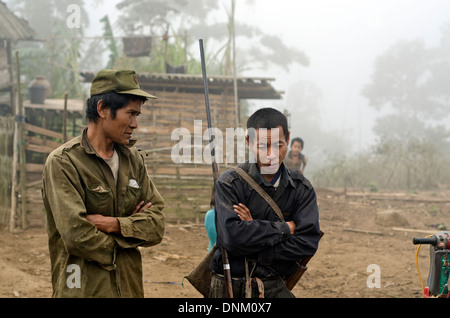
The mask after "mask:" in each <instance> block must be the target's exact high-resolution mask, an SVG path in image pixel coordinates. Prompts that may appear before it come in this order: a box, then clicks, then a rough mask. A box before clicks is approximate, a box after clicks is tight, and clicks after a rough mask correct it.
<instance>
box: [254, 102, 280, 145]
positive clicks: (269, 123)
mask: <svg viewBox="0 0 450 318" xmlns="http://www.w3.org/2000/svg"><path fill="white" fill-rule="evenodd" d="M279 126H281V127H282V128H283V132H284V137H285V139H286V141H288V138H289V129H288V122H287V118H286V116H285V115H284V114H283V113H281V112H280V111H278V110H276V109H275V108H270V107H268V108H261V109H259V110H257V111H256V112H254V113H253V115H251V116H250V118H249V119H248V120H247V131H248V137H249V139H250V141H252V140H253V139H254V138H255V136H254V130H257V129H260V128H266V129H272V128H277V127H279ZM250 128H253V129H254V130H253V129H250Z"/></svg>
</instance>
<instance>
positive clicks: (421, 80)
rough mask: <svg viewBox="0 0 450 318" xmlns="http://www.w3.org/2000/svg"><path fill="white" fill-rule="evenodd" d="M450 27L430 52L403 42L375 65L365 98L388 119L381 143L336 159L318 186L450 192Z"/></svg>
mask: <svg viewBox="0 0 450 318" xmlns="http://www.w3.org/2000/svg"><path fill="white" fill-rule="evenodd" d="M449 78H450V25H448V26H446V27H444V28H443V32H442V41H441V43H440V45H438V46H436V47H427V46H426V45H425V43H424V42H423V41H421V40H411V41H406V40H402V41H399V42H397V43H395V44H394V45H392V46H391V47H390V48H389V49H388V50H387V51H386V52H385V53H383V54H382V55H380V56H379V57H378V58H377V59H376V61H375V68H374V72H373V74H372V77H371V81H370V83H369V84H367V85H365V86H364V87H363V90H362V94H363V95H364V96H365V97H366V98H367V99H368V101H369V105H370V106H372V107H374V108H375V109H376V110H379V111H380V113H382V115H381V116H380V117H379V118H378V119H377V122H376V124H375V126H374V127H373V130H374V132H375V133H376V135H377V136H378V137H379V139H378V141H377V143H376V144H375V145H374V146H373V147H372V149H371V150H370V151H368V152H366V153H360V154H357V155H355V156H353V157H350V158H334V159H333V160H330V161H329V163H328V165H327V166H326V167H325V168H323V169H321V170H320V171H318V172H317V173H316V174H315V176H314V180H315V182H316V185H318V186H321V185H322V186H324V185H325V186H330V185H334V186H341V187H370V185H371V187H370V188H372V189H380V188H383V189H408V190H412V189H414V190H416V189H417V190H418V189H422V190H423V189H434V188H437V187H439V186H447V187H448V186H450V132H449V129H450V126H449V115H450V90H449V88H448V79H449Z"/></svg>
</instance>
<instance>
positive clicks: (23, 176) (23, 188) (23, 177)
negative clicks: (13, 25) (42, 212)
mask: <svg viewBox="0 0 450 318" xmlns="http://www.w3.org/2000/svg"><path fill="white" fill-rule="evenodd" d="M16 67H17V95H18V105H19V119H20V120H19V135H20V138H19V143H20V147H19V149H20V198H21V212H22V213H21V216H22V218H21V219H22V229H23V230H25V229H26V228H27V226H28V221H27V173H26V164H27V159H26V156H25V129H24V127H23V123H24V122H25V112H24V110H23V100H22V92H21V85H20V61H19V51H16Z"/></svg>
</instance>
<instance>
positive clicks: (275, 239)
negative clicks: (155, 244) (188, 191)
mask: <svg viewBox="0 0 450 318" xmlns="http://www.w3.org/2000/svg"><path fill="white" fill-rule="evenodd" d="M247 130H248V135H247V137H246V138H247V144H248V146H249V150H250V151H249V153H250V158H249V161H247V162H245V163H242V164H240V165H239V167H240V168H242V169H243V170H244V171H246V172H247V173H248V174H249V175H250V176H251V177H252V178H253V179H254V180H255V181H256V182H257V183H258V184H259V185H260V186H261V187H262V188H263V189H264V190H265V191H266V192H267V193H268V194H269V196H270V197H271V198H272V199H273V200H274V201H275V202H276V204H277V205H278V207H279V208H280V209H281V211H282V213H283V216H284V220H285V221H281V219H280V218H279V217H278V216H277V214H276V213H275V212H274V211H273V210H272V208H271V207H270V206H269V204H268V203H267V202H266V201H265V200H264V199H263V198H262V197H261V196H260V195H259V194H258V193H257V192H256V191H255V190H254V189H253V188H252V187H251V186H250V185H249V184H248V183H247V182H246V181H245V180H244V179H242V178H241V177H240V176H239V175H238V173H237V172H236V171H235V170H233V169H231V170H228V171H226V172H224V173H223V174H222V175H221V176H220V178H219V180H218V181H217V183H216V227H217V246H218V247H219V248H218V249H217V252H216V253H215V255H214V257H213V260H212V262H211V265H210V269H211V271H212V273H213V277H212V281H211V292H210V297H213V298H221V297H225V296H226V292H225V282H224V276H223V264H222V254H221V247H224V249H225V250H226V251H227V254H228V257H229V261H230V267H231V276H232V284H233V296H234V297H235V298H242V297H245V295H246V287H245V286H246V284H245V282H246V280H251V290H252V291H251V297H260V296H264V297H266V298H276V297H282V298H288V297H294V295H293V294H292V292H291V291H290V290H289V289H288V288H287V287H286V284H285V279H286V278H287V277H288V276H289V275H291V274H292V273H294V272H295V270H296V262H297V261H298V260H300V259H302V258H304V257H308V256H312V255H314V253H315V252H316V250H317V248H318V242H319V239H320V227H319V214H318V207H317V202H316V194H315V191H314V189H313V187H312V185H311V183H310V182H309V181H308V180H307V179H306V178H305V177H304V176H303V175H302V174H301V173H299V172H298V171H294V170H290V169H288V168H286V167H285V165H284V164H283V159H284V157H285V156H286V152H287V148H288V145H289V134H290V133H289V131H288V127H287V119H286V117H285V116H284V115H283V114H282V113H280V112H279V111H277V110H275V109H272V108H263V109H260V110H258V111H257V112H255V113H254V114H253V115H252V116H251V117H250V118H249V119H248V122H247ZM246 277H247V278H246ZM247 295H248V294H247Z"/></svg>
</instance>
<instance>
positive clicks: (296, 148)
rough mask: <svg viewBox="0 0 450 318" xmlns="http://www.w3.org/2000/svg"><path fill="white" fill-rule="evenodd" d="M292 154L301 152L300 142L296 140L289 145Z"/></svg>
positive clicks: (296, 154)
mask: <svg viewBox="0 0 450 318" xmlns="http://www.w3.org/2000/svg"><path fill="white" fill-rule="evenodd" d="M291 150H292V154H293V155H295V156H298V155H299V154H300V153H301V152H302V144H301V143H299V142H298V141H295V142H294V144H293V145H292V147H291Z"/></svg>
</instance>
